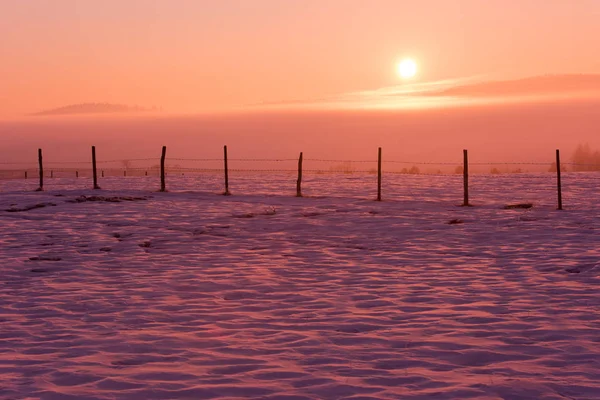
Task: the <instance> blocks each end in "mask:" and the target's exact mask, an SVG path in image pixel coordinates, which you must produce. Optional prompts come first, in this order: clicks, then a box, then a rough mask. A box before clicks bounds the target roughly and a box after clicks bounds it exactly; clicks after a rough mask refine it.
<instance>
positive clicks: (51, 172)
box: [50, 170, 54, 178]
mask: <svg viewBox="0 0 600 400" xmlns="http://www.w3.org/2000/svg"><path fill="white" fill-rule="evenodd" d="M50 178H54V170H51V171H50Z"/></svg>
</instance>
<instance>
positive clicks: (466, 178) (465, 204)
mask: <svg viewBox="0 0 600 400" xmlns="http://www.w3.org/2000/svg"><path fill="white" fill-rule="evenodd" d="M463 189H464V200H463V207H469V206H470V205H471V204H469V155H468V152H467V150H463Z"/></svg>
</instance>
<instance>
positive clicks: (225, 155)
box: [223, 146, 231, 196]
mask: <svg viewBox="0 0 600 400" xmlns="http://www.w3.org/2000/svg"><path fill="white" fill-rule="evenodd" d="M223 161H224V168H225V192H224V193H223V195H225V196H229V195H230V194H231V193H229V168H228V166H227V146H223Z"/></svg>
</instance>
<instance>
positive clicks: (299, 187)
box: [296, 152, 303, 197]
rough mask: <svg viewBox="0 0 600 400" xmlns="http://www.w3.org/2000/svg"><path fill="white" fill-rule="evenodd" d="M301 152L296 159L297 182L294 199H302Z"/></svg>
mask: <svg viewBox="0 0 600 400" xmlns="http://www.w3.org/2000/svg"><path fill="white" fill-rule="evenodd" d="M302 160H303V157H302V152H300V157H298V180H297V181H296V197H302Z"/></svg>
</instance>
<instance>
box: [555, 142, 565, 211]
mask: <svg viewBox="0 0 600 400" xmlns="http://www.w3.org/2000/svg"><path fill="white" fill-rule="evenodd" d="M556 187H557V190H558V209H559V210H562V209H563V206H562V185H561V182H560V151H559V150H558V149H556Z"/></svg>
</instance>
